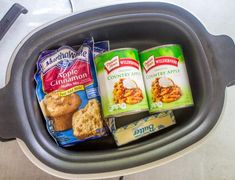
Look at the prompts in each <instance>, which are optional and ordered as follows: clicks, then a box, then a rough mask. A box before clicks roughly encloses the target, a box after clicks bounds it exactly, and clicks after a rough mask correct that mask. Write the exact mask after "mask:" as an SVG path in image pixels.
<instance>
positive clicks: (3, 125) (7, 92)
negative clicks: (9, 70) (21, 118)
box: [0, 83, 21, 142]
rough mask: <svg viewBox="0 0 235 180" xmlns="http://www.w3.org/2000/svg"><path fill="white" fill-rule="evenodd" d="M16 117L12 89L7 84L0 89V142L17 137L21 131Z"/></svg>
mask: <svg viewBox="0 0 235 180" xmlns="http://www.w3.org/2000/svg"><path fill="white" fill-rule="evenodd" d="M17 117H18V115H17V112H16V106H15V100H14V95H13V88H12V86H11V85H10V83H8V84H7V85H6V86H5V87H4V88H2V89H0V141H2V142H4V141H9V140H13V139H15V138H16V137H18V134H20V131H21V129H20V127H19V126H18V123H17V121H16V120H17Z"/></svg>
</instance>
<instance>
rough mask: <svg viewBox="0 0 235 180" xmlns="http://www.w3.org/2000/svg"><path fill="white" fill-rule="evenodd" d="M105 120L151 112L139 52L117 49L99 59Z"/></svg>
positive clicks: (98, 66)
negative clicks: (111, 117)
mask: <svg viewBox="0 0 235 180" xmlns="http://www.w3.org/2000/svg"><path fill="white" fill-rule="evenodd" d="M95 66H96V73H97V79H98V82H99V87H100V88H99V91H100V96H101V102H102V108H103V114H104V117H110V116H122V115H127V114H132V113H136V112H140V111H145V110H148V102H147V97H146V93H145V88H144V81H143V78H142V73H141V67H140V63H139V57H138V51H137V50H136V49H132V48H123V49H116V50H112V51H109V52H105V53H103V54H101V55H99V56H97V57H96V58H95Z"/></svg>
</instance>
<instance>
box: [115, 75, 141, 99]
mask: <svg viewBox="0 0 235 180" xmlns="http://www.w3.org/2000/svg"><path fill="white" fill-rule="evenodd" d="M143 98H144V97H143V93H142V91H141V89H140V88H139V87H138V86H137V84H136V82H135V81H134V80H131V79H125V78H121V79H119V81H117V82H116V83H115V84H114V89H113V101H114V103H115V104H119V103H126V104H137V103H139V102H141V101H142V100H143Z"/></svg>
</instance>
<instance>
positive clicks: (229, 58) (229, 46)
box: [212, 35, 235, 87]
mask: <svg viewBox="0 0 235 180" xmlns="http://www.w3.org/2000/svg"><path fill="white" fill-rule="evenodd" d="M212 41H213V42H212V43H213V46H214V48H215V54H214V57H215V59H216V60H217V62H216V64H217V67H218V68H219V70H220V71H221V76H223V81H224V85H225V86H227V87H229V86H232V85H235V44H234V42H233V40H232V38H230V37H229V36H226V35H220V36H213V39H212Z"/></svg>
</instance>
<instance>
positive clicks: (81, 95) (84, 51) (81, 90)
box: [35, 38, 109, 147]
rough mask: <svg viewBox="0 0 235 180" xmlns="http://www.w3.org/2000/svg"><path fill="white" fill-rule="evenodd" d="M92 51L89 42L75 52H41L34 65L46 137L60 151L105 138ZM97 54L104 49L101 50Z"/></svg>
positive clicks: (59, 50) (67, 47) (62, 49)
mask: <svg viewBox="0 0 235 180" xmlns="http://www.w3.org/2000/svg"><path fill="white" fill-rule="evenodd" d="M105 43H107V44H108V41H104V42H103V43H101V45H104V44H105ZM101 45H100V44H98V47H97V48H99V47H100V46H101ZM105 47H107V48H108V47H109V45H107V46H105ZM93 50H94V42H93V39H92V38H89V39H86V40H84V42H83V44H82V45H81V47H80V48H79V49H78V50H77V51H76V50H75V49H73V48H71V47H69V46H62V47H60V48H59V49H57V50H48V51H43V52H42V53H41V54H40V56H39V59H38V62H37V72H36V74H35V81H36V84H37V85H36V94H37V98H38V101H39V104H40V107H41V110H42V113H43V115H44V117H45V120H46V126H47V129H48V131H49V133H50V134H51V136H52V137H53V138H54V139H55V141H56V142H57V143H58V144H59V145H60V146H62V147H66V146H71V145H74V144H77V143H80V142H82V141H85V140H88V139H96V138H100V137H102V136H104V135H106V129H105V125H104V122H103V118H102V116H101V112H100V111H101V109H100V108H101V107H100V97H99V93H98V84H97V80H96V76H95V69H94V64H93V56H94V54H93ZM101 50H102V51H106V50H108V49H104V48H103V46H101ZM101 50H100V51H97V53H101V52H102V51H101Z"/></svg>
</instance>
